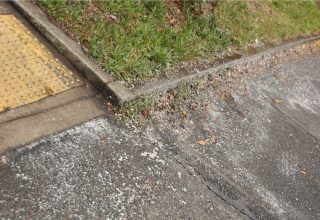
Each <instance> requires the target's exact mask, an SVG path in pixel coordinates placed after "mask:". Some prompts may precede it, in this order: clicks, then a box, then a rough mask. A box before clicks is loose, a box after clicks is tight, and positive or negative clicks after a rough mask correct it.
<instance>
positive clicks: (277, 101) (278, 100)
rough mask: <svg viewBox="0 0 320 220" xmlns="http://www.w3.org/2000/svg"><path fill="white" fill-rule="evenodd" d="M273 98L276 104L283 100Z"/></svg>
mask: <svg viewBox="0 0 320 220" xmlns="http://www.w3.org/2000/svg"><path fill="white" fill-rule="evenodd" d="M271 100H272V101H273V102H274V103H276V104H280V103H282V100H281V99H275V98H271Z"/></svg>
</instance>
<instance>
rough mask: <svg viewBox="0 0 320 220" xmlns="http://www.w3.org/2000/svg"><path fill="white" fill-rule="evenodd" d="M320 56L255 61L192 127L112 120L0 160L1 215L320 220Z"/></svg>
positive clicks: (304, 52) (163, 117)
mask: <svg viewBox="0 0 320 220" xmlns="http://www.w3.org/2000/svg"><path fill="white" fill-rule="evenodd" d="M317 44H318V43H317ZM319 55H320V49H319V46H315V45H313V46H308V45H307V46H301V47H299V48H298V49H297V50H292V51H289V52H288V53H283V54H282V55H275V56H274V58H273V59H272V60H268V61H265V60H257V61H256V63H248V64H246V67H248V69H249V72H250V74H256V75H258V77H257V78H256V79H254V80H253V79H252V80H249V79H248V80H245V79H243V80H241V82H239V86H238V87H237V88H235V89H234V91H233V92H232V93H231V94H229V95H228V97H231V98H228V99H227V100H226V99H224V100H223V99H221V97H219V96H218V95H217V94H216V93H215V92H214V91H212V92H211V94H210V95H206V96H203V97H199V100H198V101H199V102H206V103H207V107H205V108H202V109H200V108H199V109H196V110H195V111H194V112H193V113H192V114H191V115H190V116H189V118H188V119H184V118H181V117H178V116H177V115H168V114H165V113H158V114H157V117H156V121H154V123H153V124H150V125H148V126H147V127H145V128H143V129H142V128H141V129H137V128H132V127H125V126H123V125H121V124H120V123H118V122H116V120H115V119H114V118H113V116H107V117H102V118H99V119H96V120H93V121H90V122H88V123H85V124H83V125H81V126H78V127H75V128H72V129H70V130H67V131H65V132H62V133H60V134H57V135H53V136H50V137H47V138H43V139H42V140H40V141H38V142H34V143H32V144H30V145H27V146H24V147H21V148H18V149H17V150H14V151H11V152H8V153H6V154H4V155H2V156H1V160H0V177H1V179H0V204H1V206H0V213H1V214H0V216H1V217H2V218H10V219H17V218H31V219H39V218H49V219H51V218H53V219H57V218H72V219H100V218H129V219H140V218H147V219H159V218H160V219H176V218H182V219H185V218H191V219H319V218H320V207H319V203H320V173H319V167H320V147H319V146H320V143H319V138H320V97H319V93H320V56H319ZM258 64H259V65H258ZM260 67H263V68H260ZM241 68H242V67H240V66H239V67H237V68H235V69H234V70H230V71H231V72H232V71H238V70H241ZM240 85H241V86H240ZM199 140H205V141H204V142H202V143H201V142H200V143H201V144H199Z"/></svg>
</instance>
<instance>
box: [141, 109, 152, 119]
mask: <svg viewBox="0 0 320 220" xmlns="http://www.w3.org/2000/svg"><path fill="white" fill-rule="evenodd" d="M142 115H143V117H144V118H146V119H148V118H150V116H151V115H150V111H149V110H148V109H145V110H144V111H143V112H142Z"/></svg>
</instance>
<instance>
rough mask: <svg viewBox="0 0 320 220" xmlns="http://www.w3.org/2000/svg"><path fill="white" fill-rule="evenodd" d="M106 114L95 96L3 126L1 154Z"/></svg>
mask: <svg viewBox="0 0 320 220" xmlns="http://www.w3.org/2000/svg"><path fill="white" fill-rule="evenodd" d="M103 114H105V109H104V107H103V105H101V104H100V103H99V101H98V100H97V99H96V98H95V97H93V98H92V97H91V98H86V99H83V100H82V99H80V100H76V101H74V102H70V103H67V104H65V105H63V106H59V107H56V108H54V109H50V110H47V111H45V112H40V113H37V114H33V115H30V116H27V117H23V118H19V119H15V120H12V121H9V122H5V123H3V124H1V125H0V143H1V145H0V153H1V152H4V151H5V150H7V149H9V148H13V147H17V146H19V145H22V144H26V143H29V142H31V141H34V140H36V139H39V138H41V137H43V136H46V135H49V134H53V133H56V132H59V131H62V130H64V129H67V128H70V127H73V126H75V125H78V124H80V123H83V122H85V121H88V120H90V119H93V118H95V117H97V116H101V115H103Z"/></svg>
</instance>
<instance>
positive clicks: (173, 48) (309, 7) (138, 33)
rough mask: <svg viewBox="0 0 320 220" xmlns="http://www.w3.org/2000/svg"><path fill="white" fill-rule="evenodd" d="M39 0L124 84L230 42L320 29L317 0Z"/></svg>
mask: <svg viewBox="0 0 320 220" xmlns="http://www.w3.org/2000/svg"><path fill="white" fill-rule="evenodd" d="M37 2H38V4H39V5H40V7H41V8H43V9H44V10H45V11H47V12H48V14H50V16H52V17H53V18H54V19H55V20H56V21H57V23H58V24H59V25H60V26H61V27H63V29H65V30H66V31H67V32H68V33H69V34H70V35H71V36H72V37H73V38H75V39H76V40H78V41H79V42H81V44H82V46H83V47H84V48H85V50H86V51H87V52H88V54H89V55H90V56H91V57H92V58H93V59H94V60H95V61H96V62H97V63H99V64H100V65H101V66H102V67H103V68H104V69H105V70H107V71H109V72H111V73H112V74H113V75H114V76H115V77H116V78H118V79H120V80H124V81H126V82H129V83H131V82H134V81H138V80H147V79H148V78H150V77H152V76H153V75H154V73H155V71H157V70H165V69H168V68H170V67H172V66H174V65H176V64H178V63H179V62H181V61H188V60H191V59H193V58H212V57H215V56H218V54H220V53H221V52H223V51H225V50H227V49H228V48H230V46H232V47H240V48H243V47H246V46H248V45H251V44H252V43H255V42H257V41H259V42H263V43H268V42H274V41H282V40H287V39H289V38H295V37H297V36H300V35H310V34H313V33H315V32H318V31H319V30H320V11H319V8H318V6H317V3H316V1H315V0H307V1H290V2H289V1H283V0H271V1H239V0H238V1H221V2H217V1H149V0H144V1H126V0H108V1H95V0H92V1H73V0H38V1H37ZM256 39H257V40H256Z"/></svg>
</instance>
